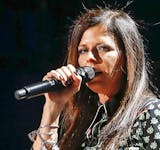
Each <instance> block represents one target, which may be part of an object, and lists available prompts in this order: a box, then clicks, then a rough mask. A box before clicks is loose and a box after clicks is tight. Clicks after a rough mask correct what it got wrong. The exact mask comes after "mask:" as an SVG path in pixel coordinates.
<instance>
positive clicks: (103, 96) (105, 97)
mask: <svg viewBox="0 0 160 150" xmlns="http://www.w3.org/2000/svg"><path fill="white" fill-rule="evenodd" d="M98 97H99V102H100V103H101V104H105V103H106V102H107V101H109V100H111V99H112V98H111V97H109V96H108V95H106V94H98Z"/></svg>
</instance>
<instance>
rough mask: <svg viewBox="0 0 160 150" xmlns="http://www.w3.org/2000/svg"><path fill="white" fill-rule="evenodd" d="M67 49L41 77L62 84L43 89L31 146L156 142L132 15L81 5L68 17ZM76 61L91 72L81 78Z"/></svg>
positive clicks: (158, 111)
mask: <svg viewBox="0 0 160 150" xmlns="http://www.w3.org/2000/svg"><path fill="white" fill-rule="evenodd" d="M68 49H69V50H68V52H69V54H68V62H67V64H68V65H67V66H63V67H61V68H59V69H56V70H52V71H50V72H49V73H47V75H46V76H45V77H44V80H47V79H50V78H56V79H58V80H60V81H61V82H62V83H63V85H64V86H66V88H64V89H63V90H61V91H58V92H52V93H46V94H45V98H46V101H45V105H44V109H43V114H42V120H41V124H40V128H39V129H38V130H37V132H36V134H37V136H36V139H35V141H34V144H33V149H34V150H39V149H42V147H43V148H44V147H45V148H46V149H56V148H58V147H60V149H62V150H79V149H95V150H96V149H106V150H115V149H131V148H132V147H133V148H134V149H136V148H137V149H138V148H141V149H158V148H160V134H159V133H160V123H159V121H160V102H159V100H158V99H157V98H156V96H154V94H153V93H152V92H151V90H150V89H149V79H148V75H147V71H148V70H147V66H146V60H145V52H144V45H143V39H142V36H141V35H140V33H139V31H138V29H137V26H136V23H135V22H134V21H133V19H132V18H131V17H130V16H129V15H128V14H126V13H124V12H123V11H120V10H109V9H108V8H105V9H101V8H98V9H96V10H87V12H86V13H84V14H82V15H81V16H80V17H79V18H78V19H77V20H76V21H75V22H74V26H73V28H72V29H71V34H70V37H69V47H68ZM82 66H90V67H93V68H94V70H95V74H96V75H95V77H94V79H92V80H91V81H89V82H88V83H86V84H81V82H82V78H81V76H79V75H78V74H77V73H76V69H75V68H78V67H82ZM69 82H72V84H71V85H70V86H68V83H69ZM58 126H59V129H57V128H58ZM57 130H58V142H57V136H56V135H57V134H56V133H57ZM51 131H52V132H54V134H53V133H52V132H51ZM57 144H58V147H57Z"/></svg>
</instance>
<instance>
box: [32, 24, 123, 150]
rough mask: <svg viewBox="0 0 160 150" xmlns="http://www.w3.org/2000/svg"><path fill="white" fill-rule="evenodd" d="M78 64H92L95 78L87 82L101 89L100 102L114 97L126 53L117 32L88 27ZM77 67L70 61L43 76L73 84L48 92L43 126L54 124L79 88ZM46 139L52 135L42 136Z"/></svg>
mask: <svg viewBox="0 0 160 150" xmlns="http://www.w3.org/2000/svg"><path fill="white" fill-rule="evenodd" d="M78 54H79V57H78V63H79V66H91V67H93V68H94V69H95V72H96V76H95V78H94V79H93V80H92V81H90V82H88V83H87V86H88V87H89V88H90V89H91V90H93V91H94V92H96V93H98V96H99V99H100V102H101V103H102V104H103V103H105V102H106V101H108V100H110V99H112V96H114V95H115V94H116V93H117V92H118V91H119V90H120V86H121V80H122V74H123V72H122V70H121V69H120V68H121V67H122V66H123V65H124V56H123V54H122V52H121V49H120V46H119V45H118V42H117V40H116V38H115V37H114V35H112V34H109V33H107V32H106V28H105V27H104V26H102V25H96V26H94V27H91V28H89V29H87V30H86V31H85V32H84V33H83V35H82V38H81V41H80V43H79V46H78ZM75 71H76V69H75V67H74V66H72V65H71V64H69V65H67V66H62V67H61V68H58V69H56V70H51V71H50V72H48V73H47V75H45V76H44V78H43V80H48V79H50V78H55V79H58V80H60V81H61V82H62V83H63V85H64V86H66V85H67V82H68V81H72V82H73V83H72V85H71V86H69V87H67V88H64V89H63V90H61V91H58V92H52V93H46V94H45V98H46V101H45V105H44V107H43V114H42V119H41V124H40V126H44V125H48V124H52V123H53V122H54V121H55V120H56V119H57V117H58V115H59V114H60V112H61V111H62V109H63V108H64V105H65V104H66V103H67V102H68V101H69V100H70V98H71V97H72V96H73V95H74V94H75V93H77V92H78V91H79V90H80V86H81V81H82V78H81V77H80V76H79V75H77V74H76V73H75ZM41 132H43V133H47V132H49V129H47V128H42V129H41ZM43 138H44V139H48V138H49V137H47V136H43ZM40 147H41V141H40V139H39V137H37V139H36V141H35V142H34V144H33V149H34V150H39V149H40Z"/></svg>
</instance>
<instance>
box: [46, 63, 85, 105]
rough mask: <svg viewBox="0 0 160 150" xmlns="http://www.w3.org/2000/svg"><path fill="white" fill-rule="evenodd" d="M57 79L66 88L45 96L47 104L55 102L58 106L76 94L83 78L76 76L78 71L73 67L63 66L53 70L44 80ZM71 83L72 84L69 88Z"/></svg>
mask: <svg viewBox="0 0 160 150" xmlns="http://www.w3.org/2000/svg"><path fill="white" fill-rule="evenodd" d="M48 79H57V80H60V81H61V82H62V84H63V85H64V86H65V87H66V88H63V89H62V90H60V91H56V92H49V93H46V94H45V97H46V102H54V103H57V104H65V103H66V102H67V101H69V100H70V99H71V97H72V96H73V95H74V94H76V93H77V92H78V91H79V89H80V86H81V82H82V77H81V76H80V75H78V74H76V69H75V67H74V66H73V65H71V64H69V65H67V66H62V67H61V68H58V69H56V70H51V71H50V72H48V73H47V75H46V76H44V78H43V80H48ZM69 83H72V84H71V85H69V86H68V84H69Z"/></svg>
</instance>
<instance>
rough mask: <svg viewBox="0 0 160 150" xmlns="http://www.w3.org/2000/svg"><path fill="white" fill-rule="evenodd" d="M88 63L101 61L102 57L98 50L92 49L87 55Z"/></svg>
mask: <svg viewBox="0 0 160 150" xmlns="http://www.w3.org/2000/svg"><path fill="white" fill-rule="evenodd" d="M87 62H88V63H101V58H100V56H99V55H98V53H97V52H96V51H90V52H89V53H88V55H87Z"/></svg>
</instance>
